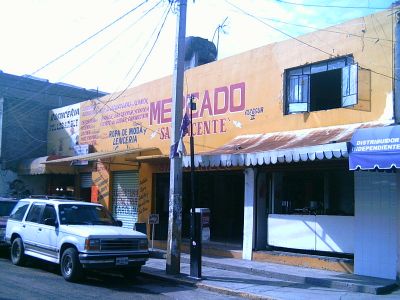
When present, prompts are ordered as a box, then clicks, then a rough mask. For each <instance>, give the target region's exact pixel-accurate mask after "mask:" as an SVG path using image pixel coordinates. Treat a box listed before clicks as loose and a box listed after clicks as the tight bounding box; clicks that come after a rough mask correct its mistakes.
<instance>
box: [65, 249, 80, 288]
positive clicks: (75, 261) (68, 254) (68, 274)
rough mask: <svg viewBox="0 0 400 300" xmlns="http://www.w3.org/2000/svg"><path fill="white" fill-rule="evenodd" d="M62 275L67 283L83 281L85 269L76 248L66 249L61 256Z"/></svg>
mask: <svg viewBox="0 0 400 300" xmlns="http://www.w3.org/2000/svg"><path fill="white" fill-rule="evenodd" d="M60 268H61V274H62V276H63V277H64V279H65V280H66V281H71V282H76V281H79V280H80V279H82V277H83V269H82V265H81V263H80V262H79V257H78V251H76V249H75V248H68V249H66V250H65V251H64V252H63V254H62V256H61V263H60Z"/></svg>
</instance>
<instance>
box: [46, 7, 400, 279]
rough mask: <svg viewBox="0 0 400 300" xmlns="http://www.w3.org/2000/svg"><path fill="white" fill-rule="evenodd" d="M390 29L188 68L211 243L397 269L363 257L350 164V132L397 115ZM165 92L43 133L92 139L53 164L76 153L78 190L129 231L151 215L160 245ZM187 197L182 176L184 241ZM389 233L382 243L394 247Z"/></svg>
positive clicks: (102, 106)
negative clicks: (74, 131)
mask: <svg viewBox="0 0 400 300" xmlns="http://www.w3.org/2000/svg"><path fill="white" fill-rule="evenodd" d="M393 30H394V16H393V14H389V13H388V12H387V11H385V12H382V13H378V14H374V15H370V16H366V17H364V18H359V19H355V20H352V21H349V22H346V23H344V24H340V25H337V26H334V27H331V28H327V29H325V30H320V31H317V32H314V33H310V34H307V35H304V36H300V37H298V38H295V39H290V40H286V41H283V42H279V43H273V44H269V45H266V46H264V47H260V48H257V49H254V50H251V51H248V52H245V53H242V54H239V55H235V56H232V57H229V58H226V59H223V60H220V61H216V62H213V63H209V64H206V65H202V66H199V67H196V68H193V69H190V70H187V71H186V72H185V79H184V94H185V97H184V98H186V99H187V98H190V97H191V96H193V97H194V99H195V102H196V104H197V109H196V110H195V111H193V136H194V140H195V154H196V155H195V167H196V191H195V193H196V199H197V200H196V201H197V207H207V208H210V212H211V228H210V232H211V240H212V241H217V242H223V243H234V244H237V245H240V247H241V248H242V253H243V258H244V259H252V258H253V257H254V255H256V253H257V251H258V250H266V249H291V250H298V251H311V252H314V253H340V254H346V255H349V256H351V255H354V261H355V272H356V273H358V274H366V275H372V276H378V277H384V278H396V276H397V273H398V269H399V268H398V267H397V265H398V263H397V253H398V252H399V251H398V250H396V251H395V255H391V256H390V257H389V258H387V259H386V260H385V261H383V260H384V259H383V258H382V259H381V260H382V261H381V260H380V259H378V258H377V257H376V253H377V252H376V251H378V252H379V251H380V250H376V249H375V250H374V251H375V252H374V253H375V254H374V253H372V254H371V255H372V256H374V260H373V262H371V263H369V262H367V260H368V255H364V254H363V256H362V255H361V254H360V253H361V250H360V247H361V246H360V245H363V246H368V245H366V244H363V243H364V240H363V239H362V237H365V236H368V232H370V231H368V230H369V229H368V228H367V227H363V226H361V227H362V228H361V227H360V226H359V221H357V220H358V219H357V218H356V216H357V214H356V213H355V212H356V210H357V207H358V205H359V203H358V201H361V200H360V199H358V198H357V193H356V190H357V189H358V187H357V184H358V183H359V182H360V181H358V180H357V179H356V178H355V177H357V175H355V174H356V173H357V172H353V171H349V166H348V143H349V141H350V139H351V137H352V135H353V133H354V132H355V131H356V130H357V129H359V128H372V127H379V126H386V125H390V124H393V123H394V122H395V120H394V113H393V107H394V106H393V105H394V99H393V90H394V88H393V74H392V72H393V34H394V32H393ZM171 88H172V77H166V78H161V79H158V80H154V81H152V82H148V83H145V84H142V85H140V86H136V87H133V88H131V89H129V90H127V91H125V92H121V93H115V94H112V95H107V96H105V97H103V98H100V99H98V100H91V101H86V102H82V103H81V104H80V109H79V113H80V119H79V124H80V125H79V138H78V139H77V137H76V136H72V135H71V133H68V132H66V131H65V130H63V126H62V125H57V124H56V125H53V126H55V128H59V129H60V130H53V131H49V136H48V140H49V152H51V151H52V149H53V150H54V149H57V143H58V142H59V140H60V135H63V134H64V135H65V136H66V137H67V139H70V140H71V141H70V142H71V143H72V144H73V146H72V147H73V148H75V150H78V151H79V150H80V147H84V146H82V145H90V147H92V150H93V151H92V153H87V154H80V155H75V156H69V157H66V158H64V159H59V160H56V161H53V162H52V163H61V164H62V163H69V162H71V161H75V162H76V161H79V162H80V163H79V164H78V165H77V166H76V172H77V173H79V178H80V184H79V185H80V186H79V187H77V191H78V192H79V193H80V195H85V196H87V197H88V199H89V197H91V199H92V201H100V202H102V203H104V204H105V205H106V206H107V207H109V208H110V210H111V211H112V212H113V213H114V215H115V216H116V217H117V218H119V219H122V221H123V222H124V224H125V226H129V227H132V226H133V224H134V223H136V222H144V223H147V220H148V217H149V214H151V213H156V214H159V216H160V224H159V225H158V226H157V227H156V236H155V238H156V239H159V240H165V239H166V233H167V226H168V199H169V154H170V153H169V151H170V146H171V141H170V138H171V117H172V105H173V103H172V100H171V95H172V91H171ZM185 102H186V101H185ZM184 106H185V105H184ZM187 110H188V108H186V106H185V109H184V111H183V112H182V114H184V113H185V111H186V112H187ZM54 115H57V114H56V112H51V113H50V117H49V118H50V119H51V117H52V116H53V121H54V120H55V121H56V123H57V118H54ZM63 122H67V121H66V120H64V121H63ZM77 144H79V145H81V146H78V145H77ZM184 144H185V146H186V149H189V138H188V137H187V136H186V137H185V138H184ZM88 149H89V148H87V147H86V148H85V150H84V151H87V150H88ZM59 154H60V153H59ZM64 154H65V155H70V154H68V153H64ZM183 165H184V171H188V168H189V166H190V159H189V157H188V156H184V157H183ZM189 192H190V185H189V176H188V174H187V172H185V175H184V179H183V211H182V214H183V236H184V237H188V231H189V209H190V193H189ZM79 193H78V194H79ZM396 205H397V204H396ZM360 220H361V219H360ZM360 222H361V221H360ZM379 226H381V225H379ZM382 226H383V225H382ZM375 229H376V228H375ZM371 230H372V229H371ZM397 230H398V229H397ZM391 234H395V235H396V239H395V240H396V241H397V239H398V231H396V232H394V233H393V232H391V233H390V235H391ZM387 240H390V242H388V243H389V244H387V245H388V246H382V247H389V245H394V247H395V249H397V248H398V245H397V242H393V241H394V240H393V239H391V237H388V238H387ZM379 241H380V242H382V243H386V242H387V241H386V240H379ZM385 249H386V248H382V251H386V250H385ZM358 258H360V259H358ZM393 262H394V264H393V266H391V267H389V269H385V271H382V270H381V269H380V267H377V266H378V265H382V264H387V265H391V264H392V263H393ZM370 264H374V265H373V266H370Z"/></svg>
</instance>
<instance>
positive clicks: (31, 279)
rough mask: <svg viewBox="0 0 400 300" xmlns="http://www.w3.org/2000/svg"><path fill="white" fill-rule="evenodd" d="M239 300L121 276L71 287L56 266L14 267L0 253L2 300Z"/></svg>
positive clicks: (93, 276) (92, 277)
mask: <svg viewBox="0 0 400 300" xmlns="http://www.w3.org/2000/svg"><path fill="white" fill-rule="evenodd" d="M66 298H69V299H74V300H79V299H98V300H99V299H108V300H109V299H119V300H121V299H196V300H197V299H213V300H214V299H216V300H218V299H238V298H235V297H229V296H227V295H222V294H216V293H213V292H209V291H206V290H202V289H199V288H193V287H189V286H185V285H179V284H174V283H171V282H165V281H159V280H155V279H151V278H148V277H146V276H142V275H140V276H138V277H137V278H136V279H134V280H131V281H127V280H125V279H124V278H123V277H122V276H120V275H119V274H103V273H95V272H93V273H89V274H88V275H87V277H86V279H84V280H83V281H82V282H80V283H70V282H67V281H65V280H64V278H62V276H61V275H60V272H59V268H58V266H56V265H53V264H50V263H45V262H42V261H40V260H35V259H31V260H29V261H28V263H27V265H26V266H24V267H18V266H14V265H13V264H12V263H11V261H10V259H9V255H8V251H4V250H3V249H2V250H0V300H5V299H40V300H43V299H66Z"/></svg>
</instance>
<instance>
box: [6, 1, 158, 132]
mask: <svg viewBox="0 0 400 300" xmlns="http://www.w3.org/2000/svg"><path fill="white" fill-rule="evenodd" d="M147 1H148V0H146V1H144V2H142V3H141V4H140V5H138V6H136V7H135V8H133V9H132V10H130V11H128V12H127V13H125V14H124V15H123V16H121V17H119V18H118V19H117V20H115V21H114V22H112V23H110V24H109V25H107V26H105V27H103V28H102V29H101V30H99V31H97V32H96V33H95V34H93V35H91V36H90V37H89V38H87V39H85V40H84V41H82V42H81V43H79V44H78V45H79V46H80V45H82V44H83V43H84V42H86V41H88V40H89V39H91V38H92V37H94V36H95V35H97V34H99V33H100V32H102V31H104V30H105V29H106V28H108V27H110V26H111V25H113V24H115V23H116V22H117V21H119V20H121V19H122V18H123V17H125V16H127V15H128V14H130V13H131V12H132V11H134V10H136V9H138V8H139V7H140V6H141V5H143V4H144V3H145V2H147ZM161 2H162V0H161V1H159V2H158V3H157V4H156V5H154V6H153V7H151V8H150V9H149V10H148V11H147V12H146V13H145V14H143V15H142V16H141V17H140V18H139V19H138V20H136V21H135V22H134V23H133V24H131V25H130V26H129V27H128V28H126V29H125V30H124V31H123V32H125V31H126V30H128V29H130V28H131V27H132V26H134V25H136V24H137V23H138V22H139V21H140V20H142V19H143V18H144V17H145V16H147V14H148V13H149V12H151V11H152V10H153V9H154V8H156V7H157V6H158V5H159V4H160V3H161ZM123 32H121V34H122V33H123ZM121 34H120V35H121ZM120 35H118V36H117V37H115V38H114V39H113V40H111V41H110V42H108V43H107V44H105V45H104V46H103V47H102V48H100V49H98V50H97V51H96V52H94V53H93V54H92V55H90V56H89V57H88V58H87V59H86V60H84V61H83V62H81V63H80V64H78V65H77V66H75V67H74V68H73V69H71V70H70V71H68V72H67V73H65V74H64V75H63V76H62V77H61V78H60V79H59V80H61V79H62V78H64V77H65V76H67V75H69V74H70V73H71V72H73V71H75V70H76V69H78V68H79V67H80V66H82V65H83V64H84V63H86V62H87V61H88V60H89V59H91V58H92V57H94V56H95V55H96V54H97V53H99V52H100V51H101V50H103V49H104V48H105V47H107V46H108V45H110V44H111V43H112V42H113V41H115V40H116V39H117V38H118V37H119V36H120ZM78 45H77V46H75V47H73V48H71V49H70V50H68V51H66V52H65V53H64V54H63V56H64V55H66V54H67V53H69V52H71V51H72V50H73V49H76V48H77V47H78ZM54 61H55V60H52V61H51V62H49V63H48V64H46V66H48V65H50V64H51V63H53V62H54ZM43 68H44V67H42V69H43ZM33 74H34V73H33ZM21 80H22V79H21ZM47 84H48V86H46V87H44V88H43V89H41V90H39V91H38V92H37V93H36V94H34V95H32V96H30V97H28V98H26V99H24V101H21V102H20V103H19V104H17V105H16V106H14V107H13V108H12V109H11V110H10V111H9V112H8V113H14V112H15V111H16V110H17V109H19V108H20V107H22V106H23V105H24V104H25V103H26V102H28V101H29V100H31V99H33V98H34V97H36V96H39V95H40V94H42V93H44V92H45V91H46V90H48V89H50V88H51V87H52V86H53V85H52V84H51V83H47ZM11 88H12V87H11ZM85 100H88V99H87V98H86V99H85ZM23 130H24V129H23Z"/></svg>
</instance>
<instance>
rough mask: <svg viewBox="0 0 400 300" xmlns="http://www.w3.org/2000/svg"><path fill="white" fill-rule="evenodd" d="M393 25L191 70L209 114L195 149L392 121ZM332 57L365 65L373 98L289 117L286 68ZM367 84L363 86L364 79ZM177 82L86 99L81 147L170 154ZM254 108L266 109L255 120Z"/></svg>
mask: <svg viewBox="0 0 400 300" xmlns="http://www.w3.org/2000/svg"><path fill="white" fill-rule="evenodd" d="M392 28H393V27H392V16H391V15H390V14H388V12H382V13H380V14H375V15H371V16H367V17H365V18H360V19H355V20H353V21H351V22H348V23H345V24H343V25H338V26H335V27H332V28H329V29H328V31H320V32H315V33H312V34H308V35H305V36H301V37H299V38H298V40H294V39H291V40H287V41H284V42H279V43H274V44H270V45H267V46H265V47H261V48H257V49H254V50H252V51H248V52H245V53H243V54H239V55H236V56H232V57H229V58H226V59H223V60H220V61H217V62H214V63H210V64H207V65H203V66H200V67H198V68H195V69H191V70H188V71H186V73H185V80H184V82H185V84H184V87H185V88H184V93H185V94H192V93H197V95H198V99H197V100H196V101H197V103H198V113H200V112H201V113H202V114H203V116H202V117H201V118H200V117H198V118H195V119H194V124H195V129H194V134H195V141H196V149H195V151H196V152H197V153H199V152H203V151H209V150H212V149H214V148H216V147H218V146H220V145H222V144H224V143H226V142H228V141H229V140H231V139H232V138H234V137H235V136H237V135H241V134H253V133H267V132H276V131H289V130H297V129H305V128H315V127H324V126H332V125H342V124H349V123H361V122H369V121H376V120H379V119H382V118H390V116H389V117H387V116H385V113H384V112H385V109H386V110H387V109H388V108H389V109H390V107H391V105H392V104H391V102H390V101H391V97H392V90H393V88H392V79H391V77H392V42H391V39H392ZM338 32H340V33H338ZM299 40H301V41H302V42H299ZM306 44H309V45H313V46H314V47H316V48H319V49H320V50H317V49H315V48H312V47H310V46H308V45H306ZM328 54H331V55H332V57H336V56H343V55H353V56H354V60H355V62H357V63H358V64H359V66H360V67H361V68H364V69H368V70H371V71H370V74H371V86H370V91H371V97H370V98H371V99H370V101H367V102H365V101H364V102H362V101H361V103H360V104H359V105H358V106H356V107H354V108H351V109H350V108H340V109H332V110H326V111H316V112H310V113H305V114H293V115H284V114H283V105H284V103H283V77H284V70H285V69H288V68H293V67H297V66H301V65H305V64H308V63H312V62H317V61H322V60H327V59H329V58H330V55H328ZM359 81H360V82H359V86H361V87H362V86H363V78H362V76H360V77H359ZM171 83H172V77H165V78H161V79H158V80H155V81H152V82H149V83H146V84H142V85H140V86H137V87H133V88H131V89H129V90H128V91H126V92H125V93H124V94H122V95H121V94H119V93H116V94H113V95H109V96H105V97H103V98H101V99H99V101H87V102H83V103H82V104H81V116H80V118H81V121H80V124H81V126H80V142H81V143H82V144H87V143H89V144H90V143H92V144H94V146H95V148H96V150H97V151H109V150H113V149H126V148H137V147H140V148H141V147H149V146H155V147H158V148H160V150H161V152H162V153H164V154H168V152H169V147H170V139H169V137H170V134H171V131H170V125H171V124H170V122H169V120H168V119H170V118H171V111H172V104H171V100H168V99H169V98H170V97H171ZM224 96H225V97H224ZM166 99H167V100H166ZM224 100H227V101H228V103H229V104H228V105H226V104H224ZM251 109H255V110H256V111H258V112H259V113H258V114H256V115H255V117H254V118H251V116H250V114H249V113H248V112H249V110H251ZM160 112H161V113H160ZM158 113H159V114H158ZM157 118H159V119H157ZM204 132H208V134H204ZM168 134H169V135H168ZM185 143H186V146H188V138H186V139H185Z"/></svg>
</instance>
